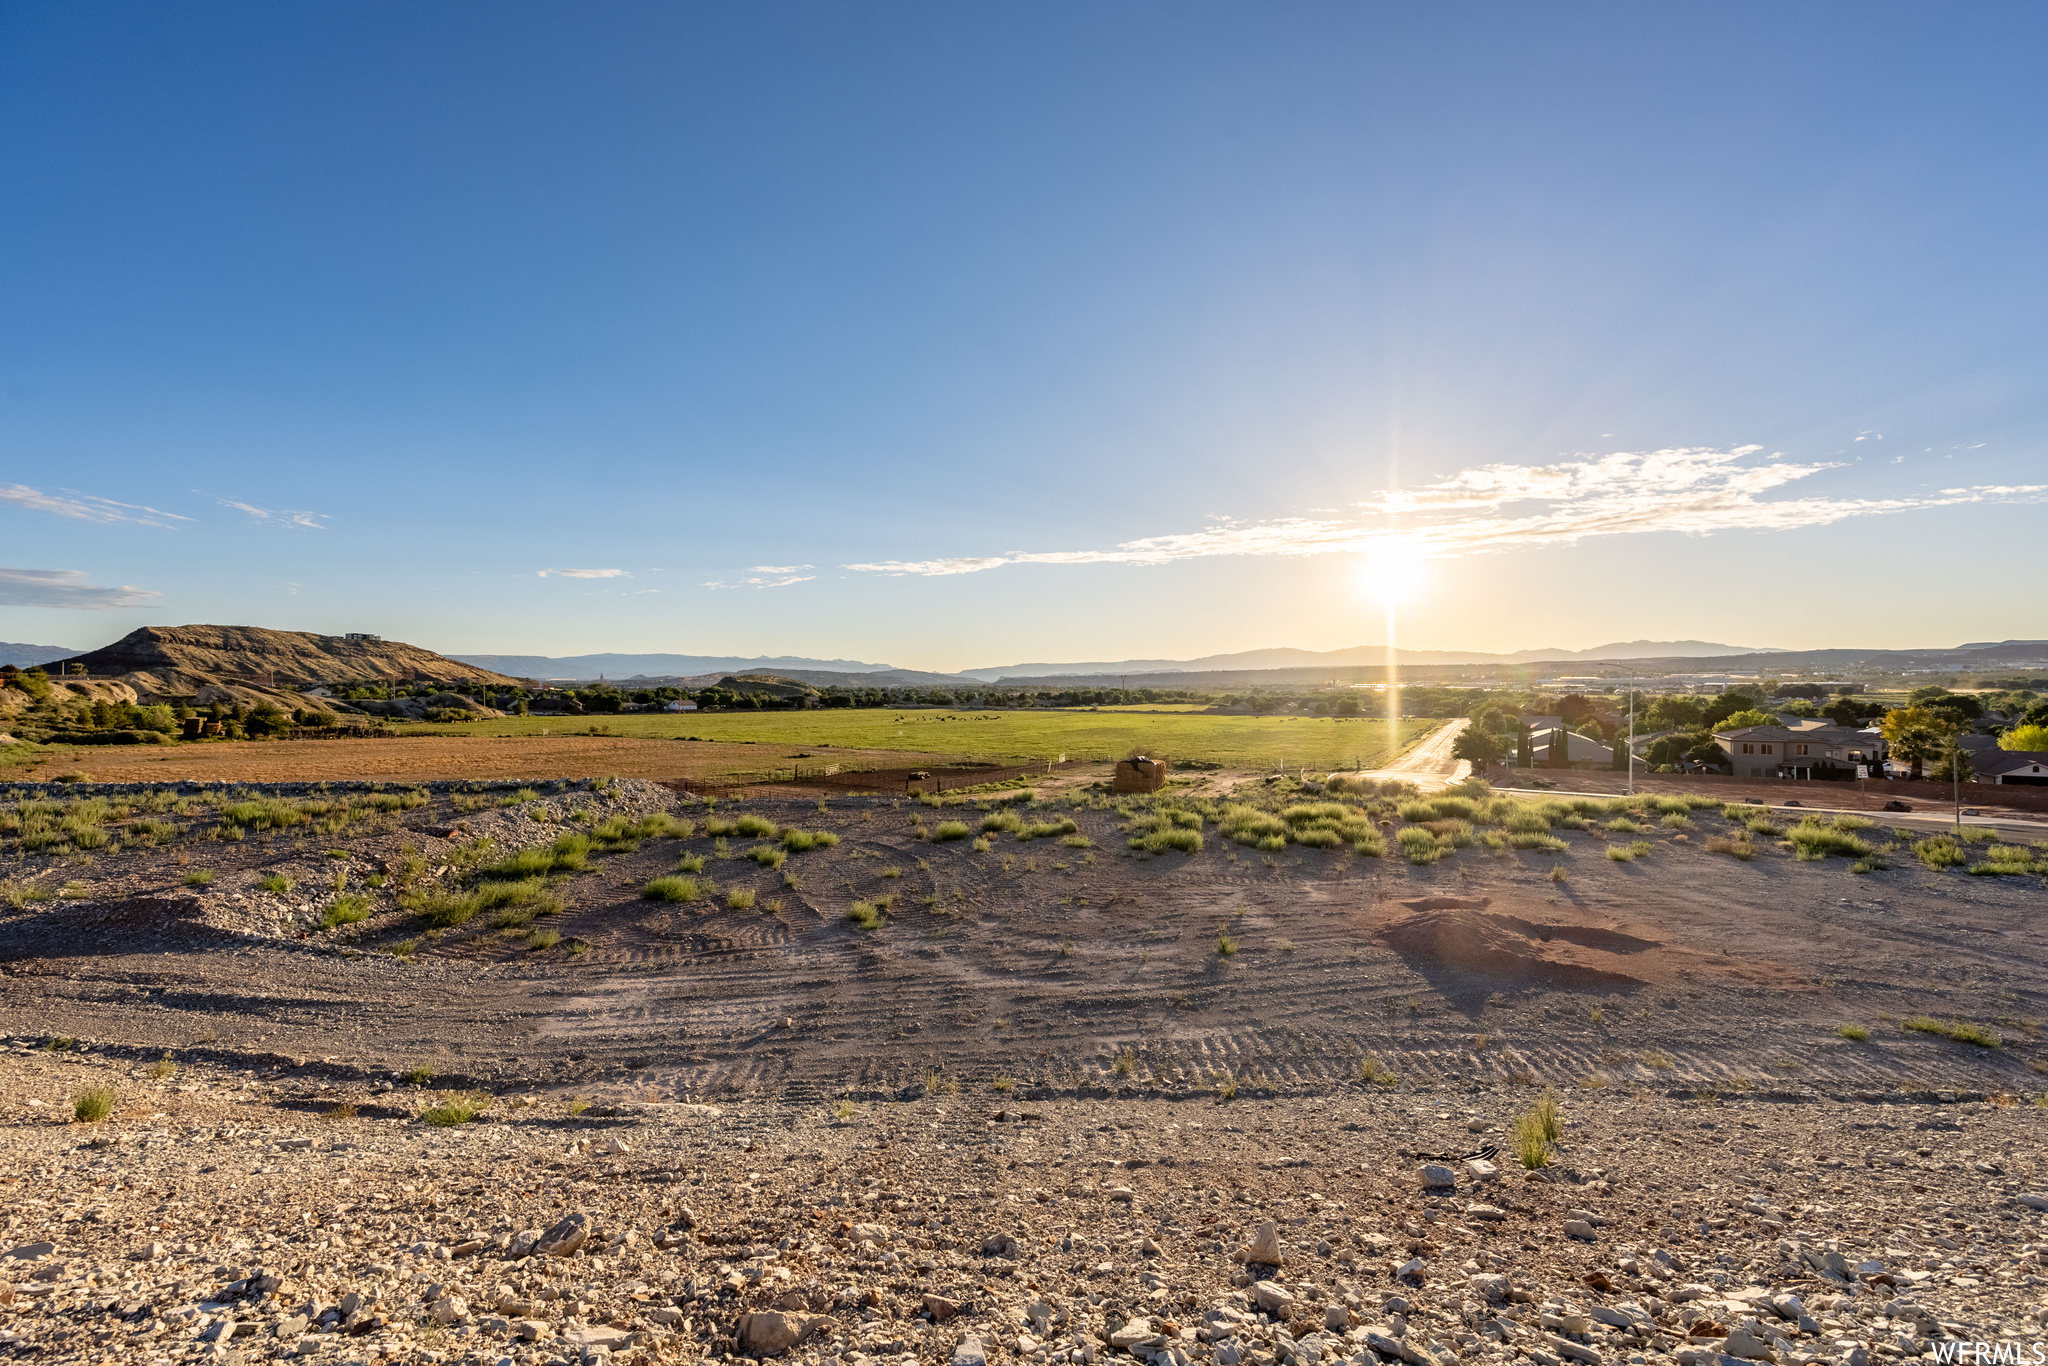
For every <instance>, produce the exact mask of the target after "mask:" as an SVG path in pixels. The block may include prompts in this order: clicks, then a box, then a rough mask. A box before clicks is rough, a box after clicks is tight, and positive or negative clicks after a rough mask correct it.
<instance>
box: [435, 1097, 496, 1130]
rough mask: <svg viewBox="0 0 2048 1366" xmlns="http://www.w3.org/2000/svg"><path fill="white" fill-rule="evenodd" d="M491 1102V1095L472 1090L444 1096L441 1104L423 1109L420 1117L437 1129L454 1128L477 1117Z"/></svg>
mask: <svg viewBox="0 0 2048 1366" xmlns="http://www.w3.org/2000/svg"><path fill="white" fill-rule="evenodd" d="M490 1103H491V1100H490V1097H489V1096H486V1095H484V1094H482V1093H481V1092H477V1091H470V1092H466V1093H464V1094H462V1095H459V1096H448V1097H446V1098H444V1099H443V1100H442V1101H441V1103H440V1104H439V1105H435V1106H432V1107H430V1108H428V1109H427V1110H425V1111H422V1112H421V1114H420V1118H421V1119H422V1120H424V1121H425V1122H426V1123H428V1124H431V1125H433V1126H434V1127H435V1128H437V1129H452V1128H454V1127H455V1126H456V1125H458V1124H467V1123H469V1122H470V1121H471V1120H473V1119H475V1118H476V1117H477V1116H478V1115H480V1114H482V1113H483V1112H484V1109H485V1108H486V1107H487V1106H488V1105H489V1104H490Z"/></svg>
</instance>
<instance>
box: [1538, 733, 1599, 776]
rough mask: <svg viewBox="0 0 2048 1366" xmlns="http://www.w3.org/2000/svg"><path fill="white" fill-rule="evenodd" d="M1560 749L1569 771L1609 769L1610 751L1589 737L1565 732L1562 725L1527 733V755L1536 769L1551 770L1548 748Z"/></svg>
mask: <svg viewBox="0 0 2048 1366" xmlns="http://www.w3.org/2000/svg"><path fill="white" fill-rule="evenodd" d="M1552 745H1559V746H1561V748H1562V757H1563V759H1564V761H1565V763H1567V764H1569V765H1571V766H1572V767H1573V768H1613V767H1614V751H1613V750H1612V749H1609V748H1608V747H1607V746H1606V745H1604V744H1602V743H1601V742H1600V741H1599V740H1598V739H1596V738H1594V737H1593V736H1590V735H1581V734H1579V733H1578V732H1577V731H1568V730H1566V729H1565V728H1564V727H1563V726H1551V727H1548V728H1547V729H1544V730H1537V731H1531V732H1530V734H1529V748H1530V752H1531V753H1532V754H1533V755H1534V756H1535V761H1536V767H1538V768H1552V767H1555V766H1556V765H1554V764H1552V762H1551V746H1552Z"/></svg>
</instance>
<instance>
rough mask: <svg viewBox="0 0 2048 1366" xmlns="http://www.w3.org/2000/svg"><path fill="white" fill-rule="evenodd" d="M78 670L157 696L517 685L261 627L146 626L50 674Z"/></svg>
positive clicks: (402, 654) (438, 659)
mask: <svg viewBox="0 0 2048 1366" xmlns="http://www.w3.org/2000/svg"><path fill="white" fill-rule="evenodd" d="M73 665H83V666H85V669H86V671H87V672H88V673H89V674H90V675H92V676H93V677H95V678H120V679H122V680H123V681H125V682H127V683H129V684H130V685H132V686H133V687H134V688H135V689H136V690H137V691H138V692H141V693H148V694H153V695H156V696H189V695H192V694H196V693H198V692H200V691H201V690H202V689H205V688H207V687H210V686H211V687H220V686H226V687H232V688H259V689H265V690H274V691H282V692H297V691H303V690H305V689H307V688H311V687H314V686H316V685H318V684H322V683H369V682H383V681H389V682H394V683H404V682H418V681H433V682H442V683H454V682H463V681H467V682H477V683H496V684H506V685H511V684H512V683H513V682H514V680H512V679H510V678H507V677H505V676H504V675H503V674H495V673H491V672H490V671H489V670H487V669H479V668H476V667H474V666H473V665H469V664H459V663H457V662H456V661H455V660H452V659H449V658H447V657H445V656H443V655H437V654H435V653H434V652H433V651H432V650H422V649H420V648H419V647H418V646H417V645H407V644H405V643H404V642H402V641H396V640H351V639H348V638H345V637H342V636H321V635H314V634H313V633H312V632H310V631H272V630H267V629H265V628H263V627H260V626H145V627H143V628H141V629H140V630H137V631H131V632H129V633H128V634H127V635H125V636H123V637H121V639H119V640H117V641H115V642H114V643H113V644H112V645H108V646H105V647H103V648H101V649H98V650H93V651H90V652H88V653H86V654H82V655H73V656H72V657H71V658H69V659H64V660H59V661H57V662H55V663H53V664H51V665H49V666H48V668H49V670H50V672H51V673H52V674H53V675H56V674H60V673H61V672H62V671H64V670H66V669H69V668H70V667H71V666H73Z"/></svg>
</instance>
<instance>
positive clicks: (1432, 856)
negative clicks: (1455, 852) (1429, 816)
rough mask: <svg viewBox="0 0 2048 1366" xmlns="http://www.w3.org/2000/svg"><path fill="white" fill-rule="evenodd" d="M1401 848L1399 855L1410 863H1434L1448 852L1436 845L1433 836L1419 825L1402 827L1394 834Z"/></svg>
mask: <svg viewBox="0 0 2048 1366" xmlns="http://www.w3.org/2000/svg"><path fill="white" fill-rule="evenodd" d="M1394 839H1395V840H1396V842H1398V843H1399V844H1400V846H1401V854H1402V856H1403V857H1404V858H1406V859H1407V860H1408V861H1409V862H1410V863H1416V864H1422V863H1435V862H1436V861H1437V860H1438V859H1440V858H1442V857H1443V856H1444V854H1445V853H1447V852H1448V850H1446V849H1445V847H1444V846H1443V845H1441V844H1438V843H1437V838H1436V836H1435V835H1433V834H1431V833H1430V832H1429V831H1428V830H1426V829H1424V828H1423V827H1422V826H1419V825H1404V826H1402V827H1401V828H1400V829H1399V830H1398V831H1396V832H1395V834H1394Z"/></svg>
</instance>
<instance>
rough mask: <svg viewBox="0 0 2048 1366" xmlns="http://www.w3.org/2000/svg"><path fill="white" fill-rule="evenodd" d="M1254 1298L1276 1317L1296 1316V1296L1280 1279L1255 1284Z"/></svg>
mask: <svg viewBox="0 0 2048 1366" xmlns="http://www.w3.org/2000/svg"><path fill="white" fill-rule="evenodd" d="M1252 1299H1253V1300H1255V1301H1256V1302H1257V1303H1258V1306H1259V1308H1261V1309H1263V1310H1264V1311H1266V1312H1267V1313H1268V1314H1271V1315H1272V1316H1273V1317H1274V1318H1276V1319H1289V1318H1293V1317H1294V1296H1293V1295H1292V1294H1291V1293H1290V1292H1289V1291H1288V1289H1287V1287H1286V1286H1284V1285H1282V1284H1280V1283H1279V1282H1278V1281H1260V1282H1259V1283H1258V1284H1257V1285H1254V1286H1253V1287H1252Z"/></svg>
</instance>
